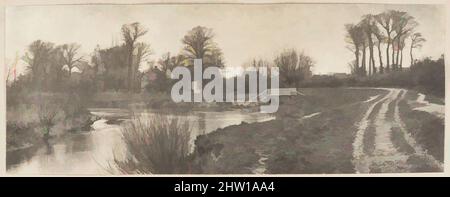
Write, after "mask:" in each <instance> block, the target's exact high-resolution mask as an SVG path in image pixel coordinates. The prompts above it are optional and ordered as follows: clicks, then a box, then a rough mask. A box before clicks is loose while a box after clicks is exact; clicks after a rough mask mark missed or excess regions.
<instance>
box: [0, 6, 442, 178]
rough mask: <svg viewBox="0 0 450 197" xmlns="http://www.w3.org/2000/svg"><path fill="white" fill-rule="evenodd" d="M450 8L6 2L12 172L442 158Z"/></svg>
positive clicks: (434, 163)
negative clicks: (7, 3)
mask: <svg viewBox="0 0 450 197" xmlns="http://www.w3.org/2000/svg"><path fill="white" fill-rule="evenodd" d="M447 11H448V9H447V8H446V5H445V4H438V3H436V4H426V3H422V4H414V3H401V4H400V3H399V4H396V3H373V2H372V3H358V2H354V3H351V2H346V3H287V2H286V3H275V2H274V3H268V2H261V3H258V2H253V3H245V2H242V3H241V2H233V3H181V2H180V3H177V2H172V3H164V2H162V3H139V4H138V3H136V4H133V3H130V4H126V2H123V4H112V3H111V4H108V3H97V4H96V2H95V1H93V2H92V3H80V4H56V3H55V4H42V5H41V4H31V5H6V6H5V15H4V27H5V28H4V34H5V35H4V42H5V45H4V55H5V57H4V63H5V67H4V80H5V85H6V94H5V98H6V108H5V109H4V110H5V111H6V124H5V127H6V128H5V129H6V130H5V133H6V134H5V135H4V136H5V137H6V139H2V140H5V146H6V147H5V152H6V161H2V162H5V163H6V174H7V175H10V176H23V175H26V176H30V175H31V176H41V175H63V176H75V175H89V176H108V175H114V176H115V175H171V174H175V175H313V174H325V175H337V174H344V175H356V174H365V175H380V174H381V175H382V174H391V173H395V174H397V173H399V175H400V176H401V174H420V173H444V158H445V155H446V154H447V156H448V152H446V151H445V145H444V144H445V143H444V142H445V89H446V88H445V80H446V79H445V72H446V70H445V58H447V57H444V55H445V53H446V47H448V46H446V43H447V39H448V38H446V35H447V32H446V31H447V25H448V22H447V15H448V13H447ZM447 151H448V150H447Z"/></svg>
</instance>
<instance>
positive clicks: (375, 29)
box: [372, 17, 386, 73]
mask: <svg viewBox="0 0 450 197" xmlns="http://www.w3.org/2000/svg"><path fill="white" fill-rule="evenodd" d="M375 19H376V17H375ZM372 33H373V34H374V35H375V37H376V38H377V48H378V58H379V59H378V61H379V64H380V66H379V72H380V73H383V72H384V67H383V56H382V55H381V44H382V43H384V42H385V40H386V36H385V35H384V34H383V32H382V31H381V30H380V28H378V25H374V26H373V32H372Z"/></svg>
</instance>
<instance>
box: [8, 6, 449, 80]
mask: <svg viewBox="0 0 450 197" xmlns="http://www.w3.org/2000/svg"><path fill="white" fill-rule="evenodd" d="M387 9H395V10H401V11H406V12H408V13H409V14H410V15H412V16H413V17H415V19H416V21H417V22H418V23H419V26H418V27H417V28H416V31H417V32H421V33H422V34H423V36H424V37H425V38H426V39H427V41H426V42H425V43H424V46H423V47H422V48H421V49H419V50H415V51H414V54H415V57H417V58H422V57H429V56H430V57H432V58H437V57H439V56H440V55H441V54H443V53H444V51H445V47H444V46H445V7H444V6H441V5H392V4H391V5H383V4H260V5H254V4H253V5H248V4H247V5H246V4H226V5H219V4H197V5H186V4H184V5H173V4H172V5H167V4H166V5H164V4H157V5H58V6H56V5H55V6H16V7H7V9H6V63H7V64H9V65H11V63H12V62H13V60H14V59H15V57H16V54H18V55H19V57H20V56H23V55H24V54H25V52H26V49H27V46H28V45H29V44H30V43H31V42H33V41H34V40H38V39H40V40H44V41H49V42H53V43H55V44H64V43H74V42H75V43H79V44H81V46H82V47H81V49H80V50H81V53H82V54H83V55H84V56H86V57H88V56H89V54H91V53H92V51H93V50H94V49H95V47H96V46H97V45H99V46H100V48H107V47H111V46H112V44H113V42H115V43H121V42H122V40H121V34H120V28H121V26H122V25H123V24H126V23H132V22H140V23H141V24H142V25H143V26H144V27H146V28H147V29H148V30H149V31H148V33H147V34H146V35H145V36H143V37H142V38H141V41H143V42H147V43H149V44H150V45H151V49H152V51H153V54H152V55H151V56H150V57H149V59H150V60H157V59H158V58H160V57H161V55H162V54H164V53H167V52H171V54H177V53H179V52H180V51H181V50H182V47H183V45H182V43H181V39H182V38H183V36H184V35H185V34H186V33H187V32H188V31H189V30H190V29H192V28H193V27H195V26H198V25H200V26H205V27H208V28H212V29H213V32H214V34H215V38H214V41H215V42H216V43H217V44H218V46H219V47H220V48H221V49H222V52H223V53H224V58H225V63H226V66H242V65H243V64H244V63H245V62H249V61H251V60H252V59H253V58H262V59H266V60H269V61H272V60H273V59H274V57H275V55H276V54H278V53H280V52H282V51H283V50H285V49H290V48H295V49H297V50H298V51H303V52H305V53H306V54H307V55H309V56H311V57H312V58H313V59H314V61H315V66H314V68H313V73H316V74H327V73H335V72H339V73H341V72H347V73H348V72H350V69H349V67H348V63H349V62H350V61H352V60H353V59H354V56H353V53H352V52H351V51H349V50H348V49H347V48H346V46H347V45H348V44H347V43H346V42H345V35H346V31H345V28H344V25H345V24H347V23H358V22H359V20H360V18H361V16H363V15H365V14H377V13H380V12H382V11H384V10H387ZM406 47H407V48H409V41H408V42H407V45H406ZM384 50H385V48H384V47H383V54H384V52H385V51H384ZM405 51H406V52H405ZM405 51H404V58H403V60H404V65H406V66H407V65H409V64H410V63H409V59H410V58H409V51H408V50H405ZM375 54H377V53H375ZM377 58H378V56H375V59H377ZM384 58H385V57H383V59H384ZM87 59H89V58H87ZM377 65H378V64H377ZM25 67H26V64H25V63H24V62H23V61H19V64H18V68H17V70H18V72H19V73H23V72H24V70H25Z"/></svg>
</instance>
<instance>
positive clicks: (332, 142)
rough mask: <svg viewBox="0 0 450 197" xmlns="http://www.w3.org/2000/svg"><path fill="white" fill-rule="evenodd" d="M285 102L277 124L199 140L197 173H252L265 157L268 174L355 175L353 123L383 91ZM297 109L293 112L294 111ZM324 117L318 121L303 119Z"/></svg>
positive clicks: (323, 93)
mask: <svg viewBox="0 0 450 197" xmlns="http://www.w3.org/2000/svg"><path fill="white" fill-rule="evenodd" d="M302 91H303V93H305V94H306V95H307V96H306V98H300V97H292V98H283V99H282V102H281V106H280V110H279V112H278V117H277V119H276V120H272V121H268V122H262V123H253V124H246V123H242V124H241V125H236V126H230V127H226V128H224V129H220V130H217V131H215V132H212V133H210V134H207V135H203V136H199V137H198V138H197V140H196V143H195V145H196V149H195V152H194V155H193V158H194V164H195V166H197V167H198V168H197V169H196V170H197V172H199V173H221V174H228V173H252V171H253V170H254V169H255V168H258V167H260V166H258V165H261V164H260V162H259V160H260V159H261V157H263V156H264V157H266V158H267V159H266V160H265V162H264V164H263V165H264V168H265V169H266V170H265V173H273V174H288V173H289V174H291V173H352V172H354V170H353V164H352V162H351V161H352V143H353V138H354V134H355V132H356V126H355V125H354V123H355V122H357V121H359V119H360V118H361V114H362V113H363V112H365V111H366V110H367V105H364V104H363V103H362V102H359V101H364V100H367V99H369V98H370V96H374V95H377V94H378V93H380V91H381V90H371V91H367V90H351V89H339V88H337V89H334V88H318V89H303V90H302ZM293 106H295V107H293ZM318 111H319V112H321V113H320V114H319V115H316V116H314V117H311V118H308V119H303V120H299V119H300V117H302V116H304V115H306V114H310V113H314V112H318Z"/></svg>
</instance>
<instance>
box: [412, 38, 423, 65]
mask: <svg viewBox="0 0 450 197" xmlns="http://www.w3.org/2000/svg"><path fill="white" fill-rule="evenodd" d="M425 41H426V39H425V38H423V36H422V34H421V33H414V34H412V35H411V47H410V49H409V55H410V57H411V66H412V65H414V58H413V49H415V48H421V47H422V43H424V42H425Z"/></svg>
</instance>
